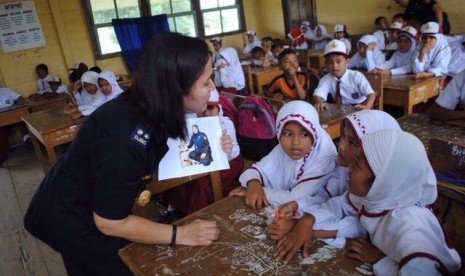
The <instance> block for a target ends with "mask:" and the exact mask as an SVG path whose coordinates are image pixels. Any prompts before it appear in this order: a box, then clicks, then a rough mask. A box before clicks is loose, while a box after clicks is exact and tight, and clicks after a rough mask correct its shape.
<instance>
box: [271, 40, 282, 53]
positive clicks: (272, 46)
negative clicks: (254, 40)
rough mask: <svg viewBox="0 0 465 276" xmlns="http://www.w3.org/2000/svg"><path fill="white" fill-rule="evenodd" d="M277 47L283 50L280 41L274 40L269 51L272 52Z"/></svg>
mask: <svg viewBox="0 0 465 276" xmlns="http://www.w3.org/2000/svg"><path fill="white" fill-rule="evenodd" d="M278 47H280V48H283V47H284V42H283V41H282V40H281V39H279V38H276V39H274V40H273V44H272V45H271V50H274V49H276V48H278Z"/></svg>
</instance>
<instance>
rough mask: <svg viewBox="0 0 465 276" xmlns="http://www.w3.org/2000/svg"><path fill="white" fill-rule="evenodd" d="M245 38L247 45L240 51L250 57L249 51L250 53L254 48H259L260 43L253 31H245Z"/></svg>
mask: <svg viewBox="0 0 465 276" xmlns="http://www.w3.org/2000/svg"><path fill="white" fill-rule="evenodd" d="M245 36H246V38H247V43H246V44H245V46H244V49H242V53H243V54H245V55H248V56H250V51H252V49H253V48H254V47H257V46H260V45H261V42H260V39H258V37H257V33H256V32H255V31H254V30H249V31H247V32H246V33H245Z"/></svg>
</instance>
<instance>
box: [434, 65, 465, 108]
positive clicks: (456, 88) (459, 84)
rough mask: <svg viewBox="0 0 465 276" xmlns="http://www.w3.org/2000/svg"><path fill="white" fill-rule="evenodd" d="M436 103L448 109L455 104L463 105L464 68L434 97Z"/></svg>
mask: <svg viewBox="0 0 465 276" xmlns="http://www.w3.org/2000/svg"><path fill="white" fill-rule="evenodd" d="M436 103H437V104H438V105H440V106H442V107H444V108H447V109H449V110H455V109H456V107H457V105H461V106H462V107H465V70H463V71H462V72H460V73H459V74H458V75H456V76H455V77H454V78H453V79H452V80H451V81H450V82H449V84H448V85H447V86H446V88H444V90H443V91H442V93H440V94H439V96H438V98H437V99H436Z"/></svg>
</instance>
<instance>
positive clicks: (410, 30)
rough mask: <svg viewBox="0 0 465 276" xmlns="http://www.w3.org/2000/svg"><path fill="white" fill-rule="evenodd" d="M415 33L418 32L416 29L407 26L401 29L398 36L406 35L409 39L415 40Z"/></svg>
mask: <svg viewBox="0 0 465 276" xmlns="http://www.w3.org/2000/svg"><path fill="white" fill-rule="evenodd" d="M417 33H418V32H417V29H415V28H414V27H412V26H407V27H405V28H403V29H402V30H401V31H400V33H399V35H408V36H410V37H412V38H416V37H417Z"/></svg>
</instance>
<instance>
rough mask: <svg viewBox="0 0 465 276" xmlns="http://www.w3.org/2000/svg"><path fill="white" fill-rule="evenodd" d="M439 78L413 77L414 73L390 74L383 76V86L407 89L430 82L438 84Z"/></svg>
mask: <svg viewBox="0 0 465 276" xmlns="http://www.w3.org/2000/svg"><path fill="white" fill-rule="evenodd" d="M441 79H442V78H439V77H433V78H421V79H415V76H414V75H391V76H385V77H383V86H384V88H388V89H395V90H405V91H408V90H410V88H411V87H415V86H421V85H424V84H427V83H431V82H437V83H438V84H439V83H440V80H441Z"/></svg>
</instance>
